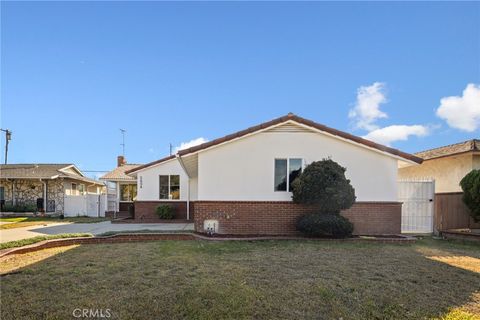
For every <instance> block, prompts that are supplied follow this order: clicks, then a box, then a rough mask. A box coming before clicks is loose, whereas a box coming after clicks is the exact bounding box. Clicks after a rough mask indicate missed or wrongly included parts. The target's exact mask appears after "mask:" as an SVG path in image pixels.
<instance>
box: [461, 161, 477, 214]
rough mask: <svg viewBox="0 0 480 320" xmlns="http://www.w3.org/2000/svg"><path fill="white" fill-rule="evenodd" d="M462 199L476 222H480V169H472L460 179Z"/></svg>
mask: <svg viewBox="0 0 480 320" xmlns="http://www.w3.org/2000/svg"><path fill="white" fill-rule="evenodd" d="M460 186H461V187H462V190H463V197H462V200H463V202H464V203H465V205H466V206H467V207H468V208H469V209H470V215H471V216H472V218H473V220H474V221H475V222H480V170H472V171H470V173H468V174H467V175H466V176H465V177H463V179H462V180H461V181H460Z"/></svg>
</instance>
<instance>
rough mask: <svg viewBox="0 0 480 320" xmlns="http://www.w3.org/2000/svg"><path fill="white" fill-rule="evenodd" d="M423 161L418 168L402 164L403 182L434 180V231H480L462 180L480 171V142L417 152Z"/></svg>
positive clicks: (474, 141)
mask: <svg viewBox="0 0 480 320" xmlns="http://www.w3.org/2000/svg"><path fill="white" fill-rule="evenodd" d="M415 155H416V156H418V157H420V158H422V159H423V163H422V164H421V165H418V166H409V167H404V166H403V165H401V166H400V167H399V170H398V176H399V178H400V179H402V180H422V179H423V180H428V179H430V180H433V181H434V193H435V195H434V210H433V211H434V219H433V222H434V230H436V231H445V230H450V229H468V228H470V229H478V228H480V223H475V222H474V220H473V219H472V218H471V217H470V210H469V209H468V208H467V206H465V204H464V203H463V200H462V196H463V191H462V188H461V187H460V181H461V180H462V178H463V177H464V176H465V175H466V174H467V173H469V172H470V171H472V170H473V169H480V140H479V139H472V140H468V141H464V142H460V143H455V144H451V145H448V146H443V147H439V148H435V149H431V150H426V151H422V152H418V153H415Z"/></svg>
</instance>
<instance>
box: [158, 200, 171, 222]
mask: <svg viewBox="0 0 480 320" xmlns="http://www.w3.org/2000/svg"><path fill="white" fill-rule="evenodd" d="M157 214H158V217H159V218H160V219H173V218H174V217H175V212H174V210H173V208H172V207H171V206H169V205H168V204H162V205H159V206H158V207H157Z"/></svg>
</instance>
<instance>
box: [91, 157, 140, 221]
mask: <svg viewBox="0 0 480 320" xmlns="http://www.w3.org/2000/svg"><path fill="white" fill-rule="evenodd" d="M139 166H140V164H127V162H126V160H125V157H123V156H118V157H117V167H116V168H115V169H113V170H112V171H110V172H107V173H106V174H104V175H103V176H101V177H100V180H102V181H105V182H106V183H107V195H108V205H107V211H108V212H110V213H114V212H115V213H119V212H124V213H126V212H128V210H129V207H130V206H131V205H133V201H135V200H136V199H137V179H136V178H135V177H132V176H129V175H127V174H126V173H125V171H128V170H133V169H135V168H137V167H139Z"/></svg>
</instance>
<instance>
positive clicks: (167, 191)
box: [159, 175, 180, 200]
mask: <svg viewBox="0 0 480 320" xmlns="http://www.w3.org/2000/svg"><path fill="white" fill-rule="evenodd" d="M159 182H160V187H159V190H160V199H170V200H178V199H180V176H179V175H161V176H160V178H159Z"/></svg>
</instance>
